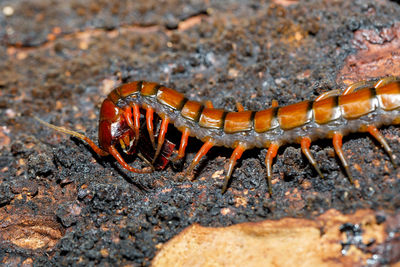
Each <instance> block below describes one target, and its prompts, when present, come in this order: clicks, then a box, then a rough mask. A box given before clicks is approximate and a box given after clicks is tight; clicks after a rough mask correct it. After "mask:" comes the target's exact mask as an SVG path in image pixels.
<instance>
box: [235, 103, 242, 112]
mask: <svg viewBox="0 0 400 267" xmlns="http://www.w3.org/2000/svg"><path fill="white" fill-rule="evenodd" d="M236 109H237V111H239V112H240V111H244V107H243V105H242V104H241V103H240V102H236Z"/></svg>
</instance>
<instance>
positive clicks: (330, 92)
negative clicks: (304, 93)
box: [314, 89, 340, 102]
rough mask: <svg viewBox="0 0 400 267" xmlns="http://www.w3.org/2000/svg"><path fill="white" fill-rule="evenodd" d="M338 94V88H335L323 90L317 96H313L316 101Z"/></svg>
mask: <svg viewBox="0 0 400 267" xmlns="http://www.w3.org/2000/svg"><path fill="white" fill-rule="evenodd" d="M338 95H340V90H337V89H335V90H330V91H327V92H324V93H322V94H320V95H319V96H318V97H317V98H315V100H314V101H315V102H318V101H321V100H323V99H326V98H328V97H331V96H338Z"/></svg>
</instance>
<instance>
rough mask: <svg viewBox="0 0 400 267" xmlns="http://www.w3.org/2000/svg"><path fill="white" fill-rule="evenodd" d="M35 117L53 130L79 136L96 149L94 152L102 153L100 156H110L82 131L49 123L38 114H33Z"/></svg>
mask: <svg viewBox="0 0 400 267" xmlns="http://www.w3.org/2000/svg"><path fill="white" fill-rule="evenodd" d="M33 118H34V119H35V120H37V121H38V122H40V123H41V124H43V125H45V126H47V127H49V128H51V129H53V130H56V131H57V132H61V133H65V134H69V135H72V136H75V137H76V138H79V139H81V140H83V141H85V142H86V143H88V144H89V146H90V147H91V148H92V149H93V150H94V152H96V153H97V154H98V155H100V156H108V155H109V153H108V152H107V151H104V150H103V149H101V148H100V147H98V146H97V145H96V144H95V143H94V142H93V141H92V140H91V139H89V138H88V137H86V136H85V135H83V134H80V133H78V132H75V131H72V130H70V129H66V128H64V127H60V126H55V125H53V124H50V123H48V122H45V121H43V120H42V119H39V118H38V117H36V116H33Z"/></svg>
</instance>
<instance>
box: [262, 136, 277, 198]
mask: <svg viewBox="0 0 400 267" xmlns="http://www.w3.org/2000/svg"><path fill="white" fill-rule="evenodd" d="M278 148H279V146H278V145H277V144H271V145H270V146H269V148H268V151H267V155H266V156H265V165H266V166H267V182H268V192H269V194H270V195H271V196H272V183H271V180H272V161H273V160H274V158H275V157H276V154H277V153H278Z"/></svg>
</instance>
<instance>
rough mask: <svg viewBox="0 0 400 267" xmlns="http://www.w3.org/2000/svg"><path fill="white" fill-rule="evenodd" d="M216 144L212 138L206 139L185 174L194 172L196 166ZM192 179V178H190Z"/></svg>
mask: <svg viewBox="0 0 400 267" xmlns="http://www.w3.org/2000/svg"><path fill="white" fill-rule="evenodd" d="M213 146H214V143H213V142H212V141H210V140H208V141H206V142H205V143H204V144H203V146H202V147H201V148H200V150H199V151H198V152H197V154H196V156H195V157H194V159H193V161H192V163H190V165H189V167H188V168H187V170H186V172H185V176H189V174H190V173H192V171H193V169H194V167H196V165H197V164H198V163H199V162H200V160H201V158H202V157H203V156H205V155H206V154H207V152H208V151H209V150H210V149H211V148H212V147H213ZM190 180H192V179H190Z"/></svg>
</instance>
